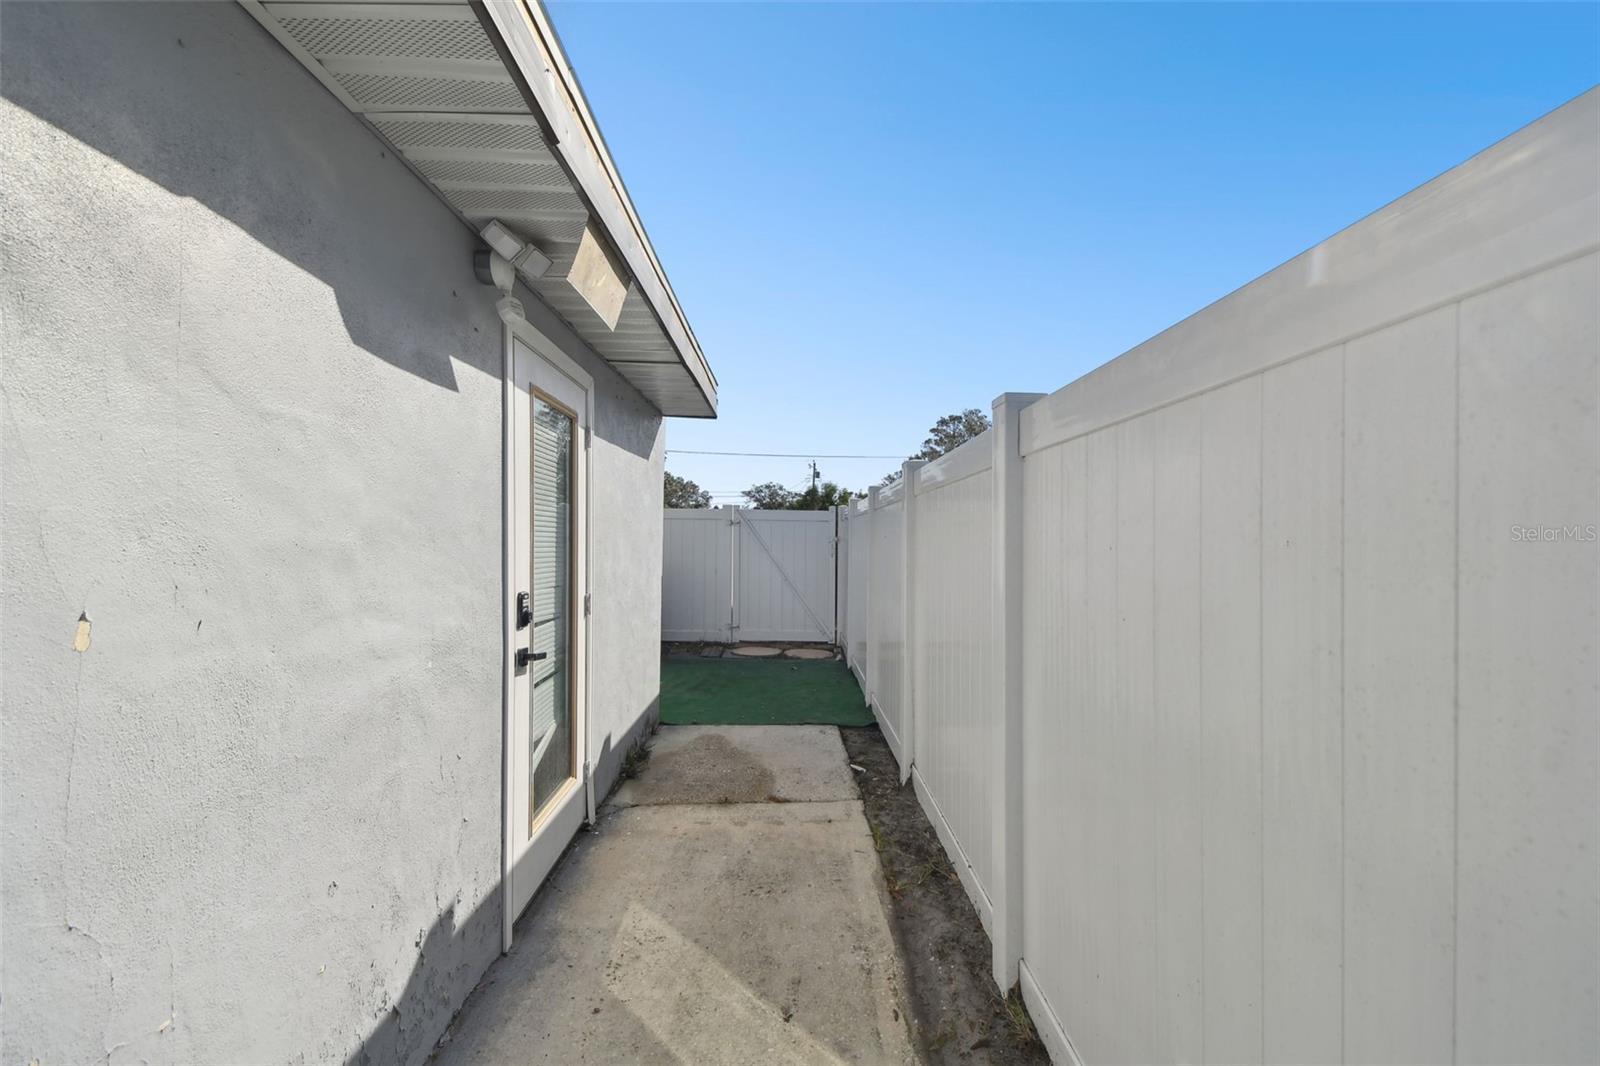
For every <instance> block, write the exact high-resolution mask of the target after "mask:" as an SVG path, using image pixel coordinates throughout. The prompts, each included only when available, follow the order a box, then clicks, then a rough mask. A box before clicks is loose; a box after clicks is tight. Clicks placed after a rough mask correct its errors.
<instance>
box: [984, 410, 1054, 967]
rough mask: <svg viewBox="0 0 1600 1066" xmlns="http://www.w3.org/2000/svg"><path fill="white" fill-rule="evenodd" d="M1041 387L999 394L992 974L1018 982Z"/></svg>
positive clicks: (996, 417)
mask: <svg viewBox="0 0 1600 1066" xmlns="http://www.w3.org/2000/svg"><path fill="white" fill-rule="evenodd" d="M1042 395H1043V394H1042V393H1036V392H1006V393H1001V394H1000V395H999V396H998V397H996V398H995V401H994V408H993V411H994V435H993V438H992V439H993V447H994V461H993V466H994V601H993V603H994V606H993V615H992V616H991V624H992V625H993V627H994V637H993V639H994V659H993V662H994V670H995V678H994V685H995V696H996V699H995V706H996V708H998V710H999V715H998V718H999V720H998V721H997V722H996V723H995V728H994V729H993V730H992V731H991V733H992V736H993V737H994V749H993V758H994V760H995V762H994V767H993V773H992V775H991V777H992V779H993V781H994V782H995V788H996V789H997V793H996V795H995V797H994V800H995V802H994V835H993V846H994V859H995V862H994V881H995V886H994V889H995V891H994V898H993V900H992V901H991V902H992V904H993V907H994V910H993V915H992V919H993V921H992V926H993V933H994V937H993V945H994V981H995V984H997V985H999V986H1000V989H1001V991H1006V990H1009V989H1010V988H1011V986H1012V985H1014V984H1016V983H1017V979H1018V976H1019V972H1018V964H1019V962H1020V961H1021V959H1022V818H1023V796H1024V792H1023V787H1022V786H1023V781H1022V743H1023V736H1022V438H1021V435H1020V432H1019V426H1020V423H1021V421H1022V419H1021V415H1022V409H1023V408H1024V407H1026V406H1028V405H1029V404H1030V403H1032V402H1033V401H1035V400H1037V399H1039V398H1040V397H1041V396H1042Z"/></svg>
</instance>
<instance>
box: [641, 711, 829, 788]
mask: <svg viewBox="0 0 1600 1066" xmlns="http://www.w3.org/2000/svg"><path fill="white" fill-rule="evenodd" d="M645 765H646V767H647V768H648V772H646V773H644V774H642V775H641V776H640V777H638V778H635V779H634V780H632V781H628V782H626V783H624V784H623V786H622V787H621V788H619V789H618V790H617V791H616V794H615V795H614V796H613V797H612V799H611V803H612V804H613V805H615V806H618V807H637V806H646V805H652V804H659V803H767V802H778V803H806V802H817V801H826V800H854V799H859V798H860V793H859V792H857V790H856V783H855V780H854V779H853V778H852V777H851V771H850V767H849V765H848V763H847V762H846V760H845V755H844V743H843V742H842V741H841V740H840V739H839V730H838V729H836V728H834V727H833V726H791V725H677V726H662V727H661V730H660V731H659V732H658V733H656V735H655V738H654V739H653V741H652V742H651V745H650V759H649V761H648V762H647V763H646V764H645Z"/></svg>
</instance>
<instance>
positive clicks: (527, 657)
mask: <svg viewBox="0 0 1600 1066" xmlns="http://www.w3.org/2000/svg"><path fill="white" fill-rule="evenodd" d="M548 658H550V653H549V652H547V651H534V650H533V649H532V648H518V649H517V669H518V670H526V669H527V668H528V664H529V663H534V662H538V661H539V660H540V659H548Z"/></svg>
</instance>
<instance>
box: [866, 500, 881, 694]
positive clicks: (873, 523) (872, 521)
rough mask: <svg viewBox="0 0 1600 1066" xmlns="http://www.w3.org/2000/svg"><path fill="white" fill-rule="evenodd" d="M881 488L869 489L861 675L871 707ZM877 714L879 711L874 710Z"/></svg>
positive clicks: (874, 683) (875, 679)
mask: <svg viewBox="0 0 1600 1066" xmlns="http://www.w3.org/2000/svg"><path fill="white" fill-rule="evenodd" d="M880 492H881V490H880V489H879V488H878V486H877V485H873V486H872V487H871V488H869V489H868V490H867V510H866V517H867V526H866V537H867V565H868V566H869V567H871V568H872V569H870V570H868V571H867V611H866V616H867V619H866V620H867V661H866V662H864V663H862V664H861V676H862V678H863V679H864V680H865V681H866V684H865V685H863V686H862V687H863V688H864V689H865V690H866V696H867V707H868V708H871V707H872V706H873V703H874V702H875V701H876V700H877V698H878V622H877V615H878V603H877V600H876V599H875V598H874V597H873V590H874V588H875V587H876V586H877V581H876V580H875V575H876V570H877V567H878V566H879V565H881V564H880V563H879V561H878V560H877V559H876V558H875V557H874V556H875V555H876V553H875V552H874V551H873V550H872V541H873V538H875V537H876V536H877V535H878V496H879V494H880ZM873 715H874V716H876V715H877V711H873Z"/></svg>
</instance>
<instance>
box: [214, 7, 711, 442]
mask: <svg viewBox="0 0 1600 1066" xmlns="http://www.w3.org/2000/svg"><path fill="white" fill-rule="evenodd" d="M240 3H241V4H242V6H244V7H245V9H246V10H248V11H249V12H250V13H251V14H252V15H254V16H255V17H256V19H257V20H258V21H260V22H261V24H262V25H263V26H265V27H266V28H267V30H268V31H269V32H270V33H272V35H273V36H274V37H276V38H277V39H278V40H279V41H280V42H282V43H283V45H284V47H285V48H287V49H288V50H289V51H290V52H291V53H292V54H293V55H294V56H295V58H296V59H298V60H299V61H300V62H301V63H302V64H303V65H304V66H305V67H306V69H308V70H309V71H310V72H311V73H312V74H313V75H315V76H316V77H317V78H318V80H320V81H321V82H322V83H323V84H324V85H325V86H327V87H328V89H329V91H331V92H332V93H333V94H334V95H335V96H337V97H338V98H339V99H340V100H341V101H343V102H344V104H345V106H346V107H348V108H349V109H350V110H351V111H353V112H355V113H356V114H358V115H361V116H363V117H364V118H365V119H366V120H367V122H368V123H370V124H371V125H372V127H373V128H374V129H376V130H377V131H378V132H379V133H380V134H381V135H382V136H383V137H384V138H385V139H387V140H388V141H389V142H390V143H391V144H393V145H394V147H395V150H396V151H398V152H399V153H401V155H402V156H403V157H404V158H405V159H406V161H407V162H408V163H409V164H410V165H411V166H412V167H413V168H414V169H415V170H416V172H417V173H418V174H419V175H421V176H422V178H423V179H424V180H426V181H428V182H429V183H430V184H431V185H432V186H433V188H434V189H435V191H436V192H437V193H438V195H439V196H440V198H441V199H443V200H444V201H445V202H446V203H447V204H449V205H450V207H451V208H452V209H453V210H455V212H456V213H457V214H459V215H460V216H461V217H462V218H463V219H465V220H466V221H467V223H468V224H469V225H471V226H473V227H474V228H475V229H477V228H481V227H482V226H484V225H485V224H487V223H488V221H489V220H490V219H494V218H497V219H499V220H501V221H502V222H504V223H505V224H506V225H508V226H510V227H511V228H512V229H514V230H516V231H517V232H518V233H519V234H521V235H522V236H523V237H525V238H527V239H529V240H531V241H533V243H534V244H536V245H537V246H538V247H539V248H540V249H541V250H542V251H544V252H545V253H546V254H547V255H549V256H550V258H551V261H552V265H551V268H550V271H549V272H548V274H547V275H546V277H544V278H542V279H540V280H538V281H537V282H534V287H535V289H536V290H537V291H538V293H539V295H540V296H541V297H542V298H543V299H544V300H545V302H546V303H548V304H549V305H550V306H551V307H552V308H554V309H555V311H556V312H557V313H558V314H559V315H561V316H562V318H563V319H565V320H566V321H567V323H568V324H569V325H570V326H572V328H573V330H574V332H576V333H577V334H578V335H579V336H580V337H582V338H583V339H584V340H585V341H587V342H588V343H589V345H590V346H591V347H592V348H594V350H595V351H596V352H598V353H599V354H600V355H601V356H603V357H605V358H606V359H607V360H608V361H610V362H611V363H612V364H613V366H615V367H616V369H617V370H618V372H620V373H621V374H622V375H623V376H624V377H626V378H628V379H629V381H631V382H632V383H633V385H634V386H635V387H636V388H638V389H639V391H640V392H642V393H644V395H645V396H646V397H648V398H649V399H650V400H651V402H653V403H654V404H655V405H656V406H657V407H659V408H660V409H661V411H662V412H663V413H665V414H669V415H687V416H699V417H705V416H711V415H714V414H715V408H714V407H713V405H712V403H711V402H710V401H709V400H708V399H707V397H706V396H705V395H704V393H703V392H702V391H701V387H700V384H699V383H698V382H697V381H696V380H695V378H694V375H693V374H692V373H690V371H689V369H688V368H687V367H686V366H685V365H684V363H683V359H682V357H681V356H680V355H679V353H678V351H677V350H676V349H675V348H674V346H673V344H672V341H671V340H670V339H669V338H668V337H667V335H666V333H665V331H663V329H662V328H661V324H660V322H659V321H658V320H657V318H656V316H655V313H654V312H653V311H652V310H651V308H650V306H649V304H648V302H647V301H646V299H645V298H644V297H643V295H641V293H640V292H639V287H638V286H637V285H631V286H630V287H629V289H628V292H627V296H626V298H625V300H624V302H623V306H622V311H621V313H620V315H619V317H618V319H617V323H616V328H615V329H612V328H609V327H608V326H607V324H606V323H605V322H604V321H602V320H601V318H600V317H599V316H598V315H597V314H596V313H595V312H594V310H593V308H591V307H590V306H589V305H588V303H586V302H585V301H584V299H583V298H582V297H581V296H579V295H578V294H577V293H576V292H575V291H574V290H573V289H572V288H571V286H570V285H568V284H567V282H566V280H565V275H566V272H567V270H568V269H569V268H570V267H571V266H572V261H573V257H574V255H575V254H576V253H577V250H578V246H579V242H580V240H581V239H582V237H583V231H584V227H585V225H586V224H587V223H588V221H589V212H588V210H587V209H586V207H585V205H584V201H583V199H582V197H580V196H579V195H578V192H577V191H576V190H575V189H574V188H573V186H572V182H571V180H570V179H569V178H568V177H567V174H566V171H565V170H564V169H563V167H562V166H561V165H560V163H558V162H557V161H556V158H555V155H554V154H553V153H552V151H551V149H550V146H549V145H548V144H546V143H545V138H544V134H543V130H542V128H541V126H540V123H539V120H538V119H537V118H535V117H534V116H533V114H531V113H530V112H529V110H528V107H527V104H526V102H525V101H524V99H523V97H522V93H521V91H520V90H519V89H518V87H517V84H516V82H515V80H514V79H513V78H512V76H511V74H510V73H509V72H508V71H507V70H506V68H505V66H504V64H503V63H502V62H501V59H500V56H499V53H498V52H497V51H496V49H495V47H494V44H493V43H492V42H491V41H490V39H489V36H488V34H487V33H486V32H485V30H484V28H483V26H482V25H481V24H480V23H479V21H478V18H477V16H476V15H475V14H474V12H473V10H472V9H471V8H470V7H468V6H467V5H466V4H387V3H385V4H367V3H345V4H323V3H301V2H298V0H288V2H268V3H260V2H258V0H240Z"/></svg>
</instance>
